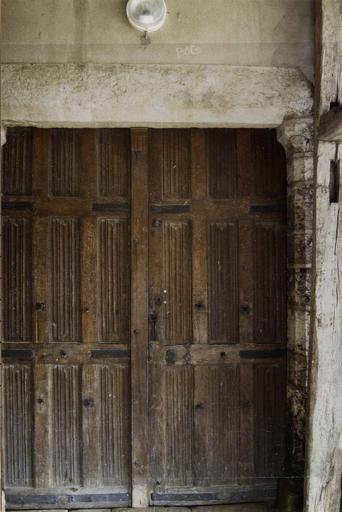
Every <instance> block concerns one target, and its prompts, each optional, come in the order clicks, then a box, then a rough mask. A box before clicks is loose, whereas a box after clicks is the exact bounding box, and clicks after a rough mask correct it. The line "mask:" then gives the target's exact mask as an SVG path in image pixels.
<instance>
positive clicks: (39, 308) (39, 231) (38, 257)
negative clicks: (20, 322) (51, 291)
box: [32, 216, 50, 343]
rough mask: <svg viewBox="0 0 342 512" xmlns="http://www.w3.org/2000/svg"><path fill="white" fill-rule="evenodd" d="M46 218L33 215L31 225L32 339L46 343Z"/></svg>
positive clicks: (47, 306) (47, 298)
mask: <svg viewBox="0 0 342 512" xmlns="http://www.w3.org/2000/svg"><path fill="white" fill-rule="evenodd" d="M47 233H48V218H47V217H38V216H35V217H34V219H33V226H32V235H33V236H32V239H33V246H32V267H33V273H32V274H33V293H32V300H33V308H32V309H33V333H32V334H33V336H32V337H33V340H34V341H35V342H36V343H46V342H47V341H48V339H49V332H48V309H49V306H50V304H49V297H48V265H47V259H48V240H47Z"/></svg>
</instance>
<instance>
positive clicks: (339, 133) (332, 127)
mask: <svg viewBox="0 0 342 512" xmlns="http://www.w3.org/2000/svg"><path fill="white" fill-rule="evenodd" d="M318 137H319V139H320V140H324V141H327V142H342V106H338V107H334V108H333V109H331V110H329V112H327V113H326V114H323V115H322V116H321V119H320V124H319V135H318Z"/></svg>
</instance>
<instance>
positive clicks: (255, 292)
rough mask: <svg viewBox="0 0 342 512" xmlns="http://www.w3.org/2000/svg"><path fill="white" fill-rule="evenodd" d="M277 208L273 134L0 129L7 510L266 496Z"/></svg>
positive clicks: (274, 392) (274, 436)
mask: <svg viewBox="0 0 342 512" xmlns="http://www.w3.org/2000/svg"><path fill="white" fill-rule="evenodd" d="M285 204H286V170H285V161H284V156H283V153H282V150H281V148H280V146H279V145H278V144H277V142H276V139H275V133H274V132H273V131H272V130H254V131H253V130H228V129H208V130H200V129H191V130H190V129H189V130H181V129H165V130H153V129H132V130H129V129H99V130H90V129H84V130H77V129H53V130H43V129H32V128H17V129H11V130H9V133H8V142H7V144H6V146H5V149H4V155H3V203H2V209H3V216H2V233H3V235H2V251H3V267H2V273H3V320H4V326H3V338H4V343H3V362H4V386H5V387H4V411H5V413H4V484H5V492H6V501H7V507H8V508H14V509H18V508H31V509H32V508H64V509H65V508H86V507H92V508H103V507H118V506H121V507H124V506H130V505H131V504H132V500H133V504H134V505H146V504H149V505H170V504H174V505H184V504H206V503H230V502H242V501H253V500H258V499H264V498H267V497H272V496H274V495H275V493H276V487H277V480H278V479H279V478H280V477H281V476H282V474H283V470H284V452H285V447H284V434H285V402H286V389H285V385H286V378H285V374H286V208H285Z"/></svg>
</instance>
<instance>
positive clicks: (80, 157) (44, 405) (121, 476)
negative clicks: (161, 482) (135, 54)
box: [3, 128, 131, 508]
mask: <svg viewBox="0 0 342 512" xmlns="http://www.w3.org/2000/svg"><path fill="white" fill-rule="evenodd" d="M4 154H5V158H4V169H3V173H4V174H3V175H4V181H3V187H4V190H3V191H4V209H3V226H4V236H3V251H4V270H5V275H6V279H7V281H6V293H5V297H4V303H5V317H6V323H5V325H6V327H5V331H4V345H3V348H4V349H5V350H4V355H5V389H6V395H5V409H6V415H5V422H4V428H5V440H6V441H5V454H6V456H5V459H4V460H5V468H4V475H5V476H4V482H5V488H6V492H7V494H8V503H7V505H8V507H12V508H13V507H14V508H15V506H16V505H17V506H18V505H20V503H21V501H22V500H24V501H25V503H26V505H29V504H30V503H31V505H32V506H44V503H46V504H48V503H49V504H50V505H51V504H52V505H53V504H55V505H56V506H58V507H61V506H62V507H64V508H65V506H66V505H68V507H69V506H70V507H75V504H76V507H78V508H79V507H80V505H82V503H83V502H84V503H87V502H89V503H92V504H93V506H94V505H95V506H96V505H97V506H98V505H99V504H101V503H102V504H103V505H106V506H108V505H109V506H115V505H117V504H121V505H122V506H125V505H129V504H130V487H131V446H130V444H131V428H130V416H131V415H130V406H131V397H130V382H129V379H130V371H129V366H130V352H129V350H130V333H129V322H130V311H129V304H130V225H129V222H130V211H129V209H128V210H125V211H121V210H120V209H119V210H113V211H111V210H108V209H105V210H104V211H101V210H97V209H94V207H93V206H94V204H98V203H101V204H108V203H111V202H119V203H120V202H122V201H125V202H126V203H127V204H130V186H129V182H130V132H129V130H118V131H112V130H102V131H101V132H98V131H97V130H83V131H81V130H72V129H56V130H49V131H47V130H33V129H30V128H28V129H23V130H21V129H19V130H9V131H8V137H7V145H6V146H5V150H4ZM19 488H20V491H19V490H18V489H19ZM23 488H24V490H23ZM101 490H102V495H101ZM19 495H20V496H19ZM25 495H26V498H25ZM23 496H24V497H23ZM44 500H45V501H44ZM49 500H50V501H49ZM82 500H83V501H82ZM101 500H102V501H101Z"/></svg>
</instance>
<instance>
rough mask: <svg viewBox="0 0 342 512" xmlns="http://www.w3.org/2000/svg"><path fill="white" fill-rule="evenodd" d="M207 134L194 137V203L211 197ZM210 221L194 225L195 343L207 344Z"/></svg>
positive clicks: (195, 132)
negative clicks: (209, 191) (209, 192)
mask: <svg viewBox="0 0 342 512" xmlns="http://www.w3.org/2000/svg"><path fill="white" fill-rule="evenodd" d="M206 157H207V155H206V137H205V131H204V130H192V133H191V177H192V183H191V189H192V199H193V201H197V200H205V199H207V196H208V164H207V158H206ZM207 258H208V254H207V221H206V219H199V218H193V221H192V302H193V303H192V309H193V343H207V342H208V271H207V268H208V267H207Z"/></svg>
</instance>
